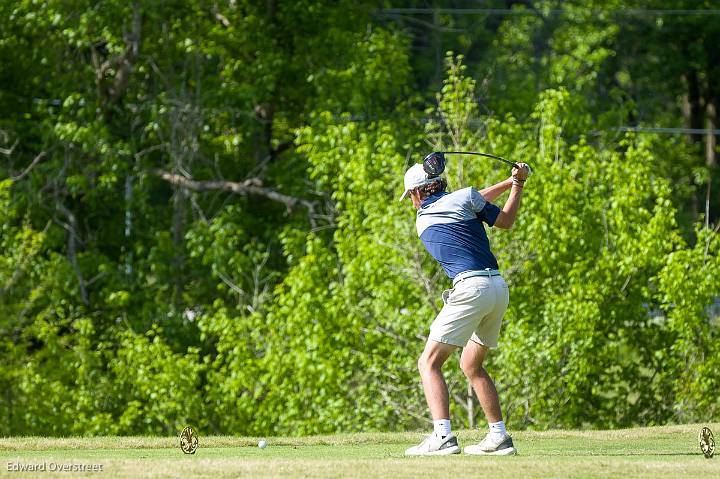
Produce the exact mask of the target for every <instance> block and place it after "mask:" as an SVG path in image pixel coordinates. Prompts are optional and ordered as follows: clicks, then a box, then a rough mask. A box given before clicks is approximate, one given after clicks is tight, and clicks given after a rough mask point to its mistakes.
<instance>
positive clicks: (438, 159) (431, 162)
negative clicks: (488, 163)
mask: <svg viewBox="0 0 720 479" xmlns="http://www.w3.org/2000/svg"><path fill="white" fill-rule="evenodd" d="M445 155H474V156H484V157H486V158H492V159H494V160H498V161H501V162H503V163H505V164H508V165H510V166H512V167H513V168H519V166H518V164H517V163H515V162H512V161H510V160H506V159H505V158H502V157H500V156H495V155H490V154H488V153H480V152H477V151H434V152H432V153H430V154H429V155H427V156H426V157H425V158H424V159H423V170H425V173H427V174H428V176H430V177H434V176H440V175H441V174H442V172H443V171H445ZM528 168H530V165H528ZM530 171H532V168H530Z"/></svg>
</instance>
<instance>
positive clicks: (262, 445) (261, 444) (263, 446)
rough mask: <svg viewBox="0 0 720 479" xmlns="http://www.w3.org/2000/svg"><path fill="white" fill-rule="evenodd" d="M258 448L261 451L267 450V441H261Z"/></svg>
mask: <svg viewBox="0 0 720 479" xmlns="http://www.w3.org/2000/svg"><path fill="white" fill-rule="evenodd" d="M258 447H259V448H260V449H265V448H266V447H267V441H266V440H265V439H260V441H259V442H258Z"/></svg>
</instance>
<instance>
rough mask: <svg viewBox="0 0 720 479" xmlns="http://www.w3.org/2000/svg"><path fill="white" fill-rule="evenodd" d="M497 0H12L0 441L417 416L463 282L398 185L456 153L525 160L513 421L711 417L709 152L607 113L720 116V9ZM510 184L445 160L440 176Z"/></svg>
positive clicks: (515, 284) (512, 353)
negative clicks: (429, 352)
mask: <svg viewBox="0 0 720 479" xmlns="http://www.w3.org/2000/svg"><path fill="white" fill-rule="evenodd" d="M421 3H422V2H409V3H407V2H406V6H411V7H412V6H415V7H418V6H420V7H423V8H425V7H426V5H425V4H422V5H421ZM507 3H508V2H490V3H489V4H488V5H489V6H488V8H511V9H513V10H516V11H515V12H513V14H504V15H495V14H478V15H477V16H472V15H452V14H451V13H449V12H447V11H446V12H444V13H438V14H437V15H433V16H432V18H428V17H427V16H423V15H424V14H410V13H408V14H407V15H404V14H402V15H401V14H389V13H387V12H386V11H383V10H382V9H381V8H382V7H383V6H384V4H383V3H382V2H376V1H361V2H357V1H349V0H347V1H346V0H343V1H316V0H302V1H295V2H290V1H284V0H282V1H271V2H260V3H258V2H251V1H232V2H220V3H217V4H212V5H208V4H203V3H196V2H181V1H173V2H166V3H153V4H152V5H149V4H146V2H117V1H109V2H104V3H103V4H102V6H101V7H99V6H98V5H96V4H94V3H93V2H84V1H80V0H74V1H66V2H57V1H55V2H37V1H29V0H28V1H17V2H1V3H0V16H1V17H2V18H3V19H4V21H3V22H0V63H1V64H2V65H3V68H2V69H0V110H2V111H3V115H2V118H0V157H1V158H2V162H0V318H2V319H0V333H1V336H0V337H2V340H1V342H0V356H1V357H2V358H3V361H2V362H1V364H0V386H2V388H3V391H4V393H3V394H2V395H0V427H2V428H3V431H5V433H6V434H40V435H100V434H163V435H172V434H175V433H176V432H177V430H178V429H179V428H180V427H181V426H183V425H185V424H187V423H190V424H193V425H195V426H197V427H199V428H202V429H203V430H204V431H207V432H212V433H236V434H253V435H258V436H260V435H268V434H287V435H298V434H313V433H329V432H335V431H370V430H378V431H379V430H403V429H411V428H421V427H425V426H426V422H427V419H428V417H427V411H426V409H427V408H426V404H425V400H424V397H423V395H422V391H421V387H420V383H419V378H418V375H417V371H416V364H415V362H416V359H417V357H418V355H419V354H420V352H421V350H422V348H423V344H424V341H425V338H426V335H427V332H428V327H429V324H430V323H431V321H432V319H433V317H434V316H435V314H436V313H437V312H438V310H439V308H440V306H441V302H440V293H441V292H442V290H443V289H445V288H446V287H447V286H448V284H449V282H448V280H447V278H445V276H444V274H443V272H442V270H441V269H440V268H439V266H438V265H437V264H435V263H434V261H432V259H431V258H430V257H429V256H428V255H427V253H426V252H425V251H424V249H423V247H422V245H421V243H420V241H419V240H418V238H417V235H416V232H415V230H414V224H413V223H414V216H413V210H412V209H411V208H410V206H409V202H407V201H406V202H404V203H398V202H397V198H398V196H399V195H400V193H401V188H402V186H401V184H402V175H403V173H404V171H405V169H406V168H407V166H408V165H409V164H410V163H414V162H417V161H419V160H420V159H421V158H422V156H424V154H425V153H427V151H429V150H441V149H453V150H454V149H458V150H462V149H466V150H474V151H484V152H490V153H493V154H496V155H500V156H503V157H506V158H509V159H512V160H514V161H526V162H528V163H530V164H531V165H532V166H533V168H534V172H535V173H534V174H533V176H532V177H531V178H530V180H529V182H528V184H527V188H526V189H525V190H524V191H525V193H524V197H523V206H522V209H521V212H520V216H519V218H518V220H517V222H516V224H515V226H514V228H513V230H512V231H510V232H507V231H496V230H495V229H489V235H490V238H491V241H492V245H493V251H494V252H495V253H496V254H497V256H498V258H499V260H500V263H501V268H502V269H503V271H504V274H505V276H506V278H507V279H508V282H509V283H510V287H511V303H510V310H509V311H508V313H507V316H506V324H505V325H504V329H503V332H502V336H501V341H502V343H501V348H500V349H499V350H498V351H497V352H495V353H493V354H492V355H491V356H490V358H489V363H488V368H489V370H490V371H491V373H492V374H493V376H494V377H495V378H496V380H497V382H498V386H499V389H500V392H501V399H502V403H503V406H504V408H505V411H504V412H505V415H506V418H507V420H508V422H509V423H510V425H511V426H512V427H514V428H523V427H531V428H538V429H544V428H550V427H610V428H614V427H625V426H632V425H638V424H643V425H645V424H661V423H667V422H673V421H700V420H708V419H711V418H717V417H718V414H720V410H718V403H717V400H716V399H715V398H716V393H717V390H718V387H719V386H720V373H718V371H719V370H720V363H719V361H720V359H719V358H720V349H718V348H719V346H718V344H720V341H719V340H718V339H720V338H718V335H719V334H720V333H719V329H718V328H719V327H720V324H719V323H718V321H719V319H718V298H720V286H719V285H720V276H719V275H720V262H719V261H720V260H719V259H718V258H720V240H719V239H718V229H717V228H716V227H715V226H714V225H716V224H717V222H718V211H720V209H719V208H720V196H718V195H717V194H716V193H717V191H718V186H719V184H720V183H719V182H718V181H719V177H718V175H719V174H720V173H719V171H720V170H718V168H717V160H716V159H715V157H716V154H717V148H716V147H715V146H714V144H713V143H712V142H709V141H707V137H705V136H702V135H698V134H692V135H684V136H669V135H666V136H663V135H655V134H647V133H638V134H634V133H626V132H622V131H618V130H617V127H618V126H622V125H640V126H643V125H649V126H687V127H691V128H696V129H707V128H710V129H713V128H717V125H716V123H717V122H716V118H715V117H716V115H715V114H714V113H713V112H714V111H715V112H716V111H717V110H718V105H717V95H715V94H714V93H713V89H712V85H715V84H717V83H718V69H717V68H716V65H717V64H720V60H719V59H718V58H717V48H716V45H717V44H718V41H719V40H718V38H719V37H718V35H720V31H719V30H718V27H717V25H718V24H717V22H708V21H707V18H706V16H704V15H673V16H668V15H646V14H644V13H643V12H641V11H640V10H642V9H643V8H646V7H645V4H644V2H635V1H632V2H620V1H615V0H613V1H609V2H608V1H603V2H600V1H592V2H579V1H567V2H561V3H560V2H555V1H550V0H533V1H532V2H520V3H517V2H510V4H511V5H510V7H507V5H506V4H507ZM660 3H663V4H664V5H665V7H667V8H673V9H691V8H697V6H696V5H694V4H692V3H693V2H686V1H676V2H660ZM705 3H706V5H705V7H709V6H710V4H709V3H707V2H705ZM691 4H692V5H691ZM464 7H465V5H464V4H463V3H462V2H450V4H448V8H464ZM665 7H662V8H665ZM657 8H661V7H660V6H658V7H657ZM628 11H634V12H635V14H633V15H635V16H631V17H628V13H627V12H628ZM708 18H709V17H708ZM448 49H452V50H453V51H454V52H456V53H449V54H445V55H444V51H445V50H448ZM507 175H508V171H507V169H506V168H505V167H503V166H501V165H500V164H499V163H497V162H493V161H488V160H483V159H479V158H474V157H472V158H471V157H452V158H451V159H450V162H449V163H448V171H447V176H448V179H449V183H450V187H451V188H460V187H464V186H469V185H472V186H475V187H477V188H482V187H484V186H487V185H490V184H493V183H496V182H498V181H501V180H503V179H505V178H506V177H507ZM708 192H709V193H708ZM497 203H498V204H500V205H501V204H502V203H503V199H502V198H500V199H498V201H497ZM455 366H456V364H455V362H454V360H453V361H450V363H449V364H448V367H447V380H448V384H449V386H450V390H451V399H452V410H451V414H452V416H453V420H454V422H455V423H456V424H458V425H469V423H470V422H473V421H478V420H482V414H481V413H480V410H479V406H478V405H477V404H476V403H473V401H472V400H471V401H469V402H468V400H467V384H466V381H465V378H464V377H463V376H462V374H461V373H460V372H459V370H458V368H456V367H455Z"/></svg>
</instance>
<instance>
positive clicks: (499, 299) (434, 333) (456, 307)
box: [428, 276, 510, 348]
mask: <svg viewBox="0 0 720 479" xmlns="http://www.w3.org/2000/svg"><path fill="white" fill-rule="evenodd" d="M442 298H443V303H445V304H444V306H443V308H442V310H440V313H439V314H438V315H437V317H436V318H435V321H433V323H432V324H431V325H430V336H429V338H428V339H432V340H433V341H438V342H440V343H447V344H453V345H455V346H459V347H464V346H465V345H466V344H467V342H468V340H470V339H471V340H473V341H475V342H476V343H478V344H482V345H483V346H486V347H488V348H496V347H497V345H498V338H499V337H500V326H501V325H502V318H503V315H504V314H505V311H506V310H507V307H508V303H509V301H510V293H509V292H508V286H507V283H505V280H504V279H503V277H502V276H474V277H472V278H467V279H464V280H462V281H460V282H458V283H457V284H456V285H455V287H454V288H453V289H447V290H445V291H443V295H442Z"/></svg>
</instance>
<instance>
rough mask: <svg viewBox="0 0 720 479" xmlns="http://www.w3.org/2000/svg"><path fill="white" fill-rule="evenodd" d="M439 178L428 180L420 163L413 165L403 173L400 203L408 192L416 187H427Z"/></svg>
mask: <svg viewBox="0 0 720 479" xmlns="http://www.w3.org/2000/svg"><path fill="white" fill-rule="evenodd" d="M438 178H439V177H437V176H436V177H434V178H429V179H428V175H427V173H425V170H424V169H423V165H422V163H415V164H414V165H412V166H411V167H410V168H408V170H407V171H406V172H405V191H403V194H402V196H401V197H400V201H402V200H404V199H405V198H406V197H407V195H408V193H410V190H414V189H415V188H417V187H418V186H422V185H427V184H429V183H432V182H433V181H437V180H438Z"/></svg>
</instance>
